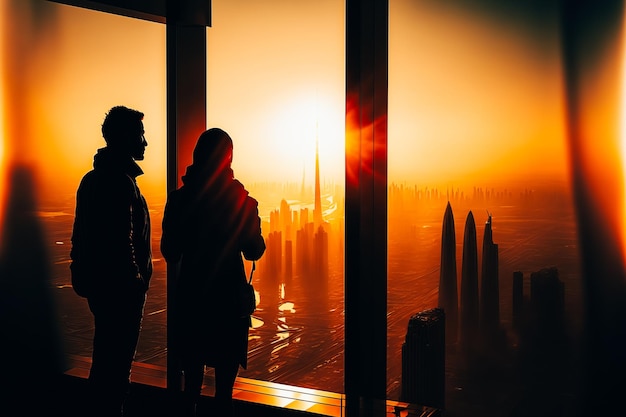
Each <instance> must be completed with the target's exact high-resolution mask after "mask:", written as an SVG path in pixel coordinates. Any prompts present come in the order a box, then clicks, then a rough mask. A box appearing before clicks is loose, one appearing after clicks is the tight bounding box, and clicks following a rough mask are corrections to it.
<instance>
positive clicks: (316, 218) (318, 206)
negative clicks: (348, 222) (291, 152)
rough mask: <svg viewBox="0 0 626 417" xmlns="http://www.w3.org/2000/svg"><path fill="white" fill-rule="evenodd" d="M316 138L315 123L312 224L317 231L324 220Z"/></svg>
mask: <svg viewBox="0 0 626 417" xmlns="http://www.w3.org/2000/svg"><path fill="white" fill-rule="evenodd" d="M318 142H319V141H318V137H317V123H316V124H315V206H314V208H313V222H314V223H315V228H316V229H317V228H318V227H319V226H321V225H322V223H323V222H324V219H323V218H322V196H321V192H320V158H319V149H318V148H319V146H318V145H319V144H318Z"/></svg>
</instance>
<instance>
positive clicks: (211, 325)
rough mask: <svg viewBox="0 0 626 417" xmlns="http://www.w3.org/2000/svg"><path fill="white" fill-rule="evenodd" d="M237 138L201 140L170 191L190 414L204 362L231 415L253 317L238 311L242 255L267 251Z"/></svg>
mask: <svg viewBox="0 0 626 417" xmlns="http://www.w3.org/2000/svg"><path fill="white" fill-rule="evenodd" d="M232 156H233V142H232V140H231V138H230V136H228V134H227V133H226V132H224V131H223V130H221V129H217V128H214V129H209V130H207V131H205V132H204V133H202V135H200V137H199V138H198V142H197V143H196V147H195V149H194V151H193V163H192V164H191V165H190V166H189V167H187V172H186V174H185V175H184V176H183V178H182V181H183V186H182V187H180V188H179V189H178V190H175V191H173V192H172V193H170V195H169V196H168V200H167V204H166V206H165V213H164V217H163V235H162V240H161V252H162V254H163V256H164V257H165V259H166V261H167V262H168V263H175V262H179V261H180V265H179V273H178V278H177V285H176V290H175V291H176V293H175V300H176V301H175V306H174V324H175V329H174V331H175V332H176V333H175V334H176V342H175V343H176V347H175V349H176V351H177V352H178V353H179V354H180V358H181V365H182V368H183V372H184V378H185V379H184V381H185V388H184V398H185V403H186V408H187V412H188V414H190V415H194V414H195V408H196V403H197V400H198V398H199V396H200V389H201V386H202V381H203V376H204V366H205V365H206V366H209V367H213V368H215V384H216V386H215V399H216V403H217V405H218V407H219V409H220V414H219V415H220V416H228V415H232V413H233V411H232V392H233V385H234V382H235V378H236V376H237V372H238V370H239V366H240V365H241V366H242V367H243V368H244V369H245V368H246V366H247V353H248V328H249V326H250V317H249V316H244V317H241V315H240V314H239V312H238V311H237V308H236V306H237V304H238V300H237V295H238V293H239V291H238V288H239V287H240V286H241V285H242V284H244V283H245V281H246V273H245V269H244V264H243V259H242V254H243V256H244V257H245V258H246V259H248V260H256V259H259V258H260V257H261V255H262V254H263V252H264V251H265V242H264V240H263V236H262V235H261V220H260V218H259V215H258V208H257V201H256V200H254V199H253V198H252V197H250V196H249V195H248V192H247V191H246V189H245V188H244V187H243V185H242V184H241V183H240V182H239V181H237V180H236V179H234V176H233V171H232V169H231V162H232Z"/></svg>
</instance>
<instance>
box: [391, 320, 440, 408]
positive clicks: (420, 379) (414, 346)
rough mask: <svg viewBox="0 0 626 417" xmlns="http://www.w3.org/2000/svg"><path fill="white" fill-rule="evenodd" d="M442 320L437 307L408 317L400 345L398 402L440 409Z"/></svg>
mask: <svg viewBox="0 0 626 417" xmlns="http://www.w3.org/2000/svg"><path fill="white" fill-rule="evenodd" d="M445 321H446V314H445V312H444V311H443V310H442V309H440V308H433V309H431V310H426V311H421V312H419V313H417V314H415V315H414V316H412V317H411V318H410V320H409V325H408V328H407V332H406V337H405V340H404V343H403V344H402V387H401V394H400V400H401V401H405V402H409V403H413V404H420V405H427V406H431V407H437V408H444V405H445V404H444V402H445V401H444V400H445V370H446V352H445V344H446V340H445Z"/></svg>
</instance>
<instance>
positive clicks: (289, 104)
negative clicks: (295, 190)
mask: <svg viewBox="0 0 626 417" xmlns="http://www.w3.org/2000/svg"><path fill="white" fill-rule="evenodd" d="M343 106H344V104H343V102H342V99H341V98H339V99H337V100H333V99H332V98H331V97H329V96H322V95H320V94H315V93H310V92H309V93H302V94H297V95H294V96H290V97H286V98H285V99H283V100H281V101H279V102H278V104H277V105H276V106H275V108H274V109H273V111H272V112H271V114H272V116H273V117H270V123H269V125H268V127H267V128H268V130H269V132H270V133H269V138H270V140H269V141H268V143H267V145H268V156H269V157H270V158H271V159H274V160H275V161H277V163H278V165H277V166H275V169H276V170H280V171H282V172H284V175H286V176H287V177H289V178H293V179H294V180H300V179H301V176H302V175H303V174H304V176H305V181H306V182H307V183H312V181H313V173H314V169H315V152H316V146H317V147H318V151H319V161H320V176H321V177H322V178H323V179H326V180H328V181H333V182H339V181H341V180H342V179H343V176H344V152H345V151H344V135H345V129H344V126H345V121H344V112H343Z"/></svg>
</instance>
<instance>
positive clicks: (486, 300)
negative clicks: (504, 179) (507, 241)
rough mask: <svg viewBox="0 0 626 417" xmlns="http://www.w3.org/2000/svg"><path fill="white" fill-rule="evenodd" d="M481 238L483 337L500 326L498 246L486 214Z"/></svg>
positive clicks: (489, 216) (481, 315)
mask: <svg viewBox="0 0 626 417" xmlns="http://www.w3.org/2000/svg"><path fill="white" fill-rule="evenodd" d="M487 216H488V217H487V222H486V223H485V234H484V236H483V259H482V268H481V269H482V270H481V272H482V277H481V285H480V326H481V331H482V332H483V334H484V335H485V336H489V335H493V333H494V331H495V330H497V329H498V326H499V324H500V290H499V283H498V245H496V244H495V243H493V230H492V224H491V214H490V213H489V212H488V213H487Z"/></svg>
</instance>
